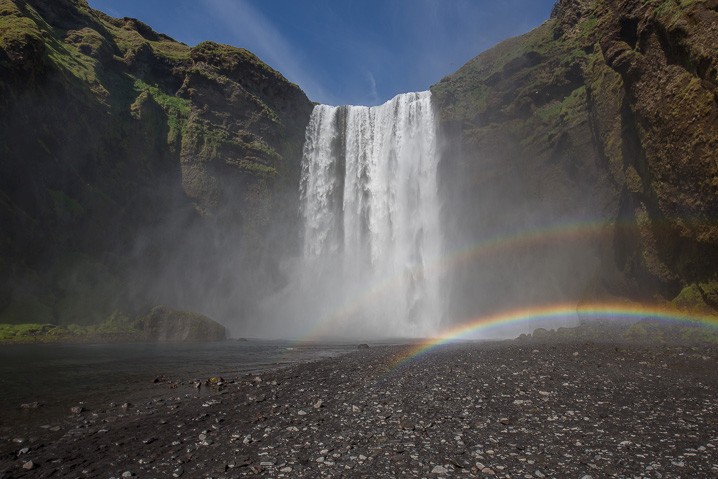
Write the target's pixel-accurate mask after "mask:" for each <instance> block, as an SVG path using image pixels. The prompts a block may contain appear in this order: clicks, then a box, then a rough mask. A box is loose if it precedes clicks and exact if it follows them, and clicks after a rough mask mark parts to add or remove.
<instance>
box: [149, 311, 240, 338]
mask: <svg viewBox="0 0 718 479" xmlns="http://www.w3.org/2000/svg"><path fill="white" fill-rule="evenodd" d="M138 329H139V330H140V331H142V335H143V339H144V340H146V341H160V342H191V341H222V340H224V339H226V337H227V333H226V331H225V328H224V326H222V325H221V324H219V323H218V322H216V321H214V320H212V319H210V318H208V317H206V316H202V315H201V314H197V313H193V312H190V311H177V310H174V309H172V308H168V307H166V306H155V307H154V308H152V310H151V311H150V312H149V313H147V314H146V315H145V316H143V317H142V318H140V319H139V320H138Z"/></svg>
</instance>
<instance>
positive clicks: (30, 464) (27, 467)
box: [22, 461, 35, 471]
mask: <svg viewBox="0 0 718 479" xmlns="http://www.w3.org/2000/svg"><path fill="white" fill-rule="evenodd" d="M22 468H23V469H25V470H26V471H29V470H31V469H35V463H34V462H32V461H27V462H26V463H24V464H23V465H22Z"/></svg>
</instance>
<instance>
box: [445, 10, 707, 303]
mask: <svg viewBox="0 0 718 479" xmlns="http://www.w3.org/2000/svg"><path fill="white" fill-rule="evenodd" d="M716 45H718V2H716V1H714V0H708V1H701V0H652V1H634V0H613V1H589V0H563V1H561V2H557V5H556V7H555V8H554V12H553V14H552V18H551V19H550V20H549V21H547V22H546V23H545V24H543V25H542V26H541V27H539V28H537V29H536V30H534V31H532V32H530V33H528V34H526V35H523V36H521V37H517V38H513V39H510V40H507V41H505V42H503V43H501V44H499V45H497V46H496V47H495V48H493V49H491V50H489V51H487V52H485V53H483V54H481V55H479V56H478V57H477V58H475V59H474V60H472V61H470V62H469V63H468V64H466V65H465V66H464V67H463V68H461V69H460V70H459V71H457V72H456V73H455V74H453V75H450V76H448V77H446V78H445V79H443V80H442V81H441V82H440V83H439V84H437V85H435V86H434V87H433V88H432V91H433V93H434V98H435V102H436V105H437V108H438V111H439V114H440V117H441V123H442V129H443V131H444V133H445V135H446V138H447V141H446V144H445V145H444V147H443V154H442V162H441V178H442V190H443V192H444V196H445V198H446V204H445V208H446V209H447V210H448V211H450V212H451V213H452V214H446V215H444V217H445V218H449V220H447V221H446V225H445V226H446V228H447V231H450V232H451V234H450V235H449V236H450V237H453V238H454V240H453V242H452V243H451V244H450V245H449V247H450V249H452V250H459V251H461V252H462V254H461V255H460V256H459V257H460V258H462V261H461V262H457V263H456V264H454V269H453V270H452V273H451V274H450V277H452V278H453V291H454V292H453V297H452V301H451V302H452V304H454V314H455V315H457V316H459V317H470V316H473V315H476V314H479V313H485V312H488V311H492V310H495V309H503V308H506V307H512V306H516V303H517V302H519V303H521V302H523V303H525V304H532V303H533V304H536V303H546V302H551V301H554V302H561V301H573V302H575V301H582V300H596V299H607V298H628V299H635V300H643V301H646V300H650V301H658V302H666V303H667V302H669V301H672V302H673V304H674V305H675V306H677V307H681V308H688V309H697V310H701V311H713V312H715V311H716V309H717V306H718V301H717V300H718V282H717V280H718V277H717V274H718V224H717V223H716V218H718V156H717V154H716V151H718V103H717V102H718V49H716V47H715V46H716ZM451 218H458V219H457V220H452V219H451ZM496 238H499V239H498V240H497V239H496Z"/></svg>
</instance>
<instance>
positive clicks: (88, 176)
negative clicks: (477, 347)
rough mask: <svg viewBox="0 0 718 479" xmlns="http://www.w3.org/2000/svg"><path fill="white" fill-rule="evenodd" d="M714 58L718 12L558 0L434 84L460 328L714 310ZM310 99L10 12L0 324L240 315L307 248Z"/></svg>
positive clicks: (229, 51) (0, 75)
mask: <svg viewBox="0 0 718 479" xmlns="http://www.w3.org/2000/svg"><path fill="white" fill-rule="evenodd" d="M716 45H718V1H716V0H645V1H638V0H600V1H599V0H597V1H589V0H562V1H561V2H559V3H557V6H556V8H555V10H554V12H553V14H552V18H551V19H550V20H548V21H547V22H546V23H545V24H544V25H542V26H541V27H539V28H538V29H536V30H534V31H532V32H530V33H528V34H526V35H524V36H521V37H518V38H514V39H510V40H507V41H506V42H503V43H501V44H499V45H498V46H496V47H495V48H493V49H491V50H489V51H487V52H485V53H483V54H481V55H479V56H478V57H477V58H476V59H474V60H472V61H471V62H469V63H468V64H467V65H465V66H464V67H463V68H462V69H460V70H459V71H458V72H456V73H455V74H453V75H451V76H449V77H447V78H445V79H444V80H442V81H441V82H440V83H439V84H437V85H435V86H434V87H433V88H432V91H433V94H434V95H433V99H434V101H435V104H436V107H437V111H438V112H439V115H440V119H441V127H442V130H443V131H442V133H443V135H442V136H443V138H444V140H445V141H444V143H443V145H442V160H441V165H440V169H441V171H440V178H441V189H442V195H443V197H444V200H445V203H444V207H445V209H446V214H444V215H443V218H444V228H445V230H446V232H447V235H446V236H447V237H448V238H450V243H449V244H448V245H447V246H448V248H449V250H450V255H449V257H448V261H447V262H446V265H447V266H448V267H449V269H448V273H447V280H448V281H449V283H450V284H449V290H450V291H451V292H452V293H451V294H452V298H451V301H449V303H450V304H452V305H453V311H451V316H452V317H455V318H458V319H460V320H461V319H465V318H467V317H471V316H475V315H479V314H484V313H488V312H491V311H495V310H501V309H506V308H510V307H517V306H521V305H522V303H523V304H527V305H528V304H545V303H549V302H562V301H569V302H573V303H575V302H577V301H590V300H604V299H615V298H628V299H640V300H651V301H665V302H669V301H672V302H673V304H674V305H675V306H677V307H680V308H688V309H698V310H703V311H712V312H715V311H716V310H717V309H718V277H717V276H716V275H717V273H718V222H717V219H718V154H717V153H716V152H717V151H718V49H717V48H716ZM311 109H312V104H311V102H310V101H309V100H308V99H307V98H306V96H305V95H304V93H302V91H301V90H300V89H299V88H298V87H297V86H296V85H293V84H291V83H289V82H288V81H287V80H285V79H284V78H283V77H282V76H281V75H280V74H279V73H277V72H276V71H274V70H272V69H271V68H269V67H268V66H266V65H265V64H263V63H262V62H261V61H260V60H259V59H257V58H256V57H255V56H254V55H252V54H251V53H249V52H247V51H245V50H242V49H239V48H233V47H229V46H225V45H218V44H215V43H210V42H205V43H201V44H199V45H197V46H196V47H193V48H191V47H189V46H187V45H183V44H181V43H178V42H176V41H174V40H172V39H171V38H169V37H167V36H164V35H162V34H159V33H156V32H154V31H153V30H152V29H151V28H149V27H148V26H147V25H144V24H143V23H141V22H139V21H137V20H133V19H129V18H123V19H115V18H111V17H108V16H106V15H104V14H102V13H100V12H97V11H94V10H92V9H91V8H89V7H88V5H87V4H86V3H85V1H84V0H54V1H44V0H0V159H1V161H0V323H20V322H33V323H53V324H55V325H58V324H59V325H67V324H71V323H74V324H100V323H102V322H103V321H105V320H106V319H107V318H109V317H114V316H113V312H115V311H118V313H116V314H119V313H122V314H125V315H129V316H132V317H138V316H141V313H143V312H145V311H146V310H147V309H148V308H149V307H150V306H153V305H156V304H160V303H163V304H169V305H171V306H172V307H176V308H180V309H194V310H198V311H201V312H203V313H205V314H208V315H210V316H212V317H214V318H216V319H219V320H221V321H227V320H232V319H235V318H236V319H241V320H242V321H247V318H249V317H251V316H252V314H251V313H252V308H253V306H254V305H255V304H256V301H257V299H258V298H261V297H262V296H263V295H265V294H267V293H268V292H269V291H272V290H274V289H276V288H277V287H278V286H279V285H281V283H282V281H283V278H282V275H281V274H280V272H279V260H280V258H282V257H283V256H284V255H285V254H287V253H291V250H292V248H293V246H294V245H292V244H291V243H292V242H291V241H289V243H290V244H289V245H287V243H288V242H287V241H286V240H287V238H298V236H299V235H298V234H297V233H296V227H297V218H296V215H297V208H296V204H297V195H298V181H299V169H300V158H301V149H302V143H303V140H304V129H305V126H306V124H307V122H308V119H309V115H310V113H311Z"/></svg>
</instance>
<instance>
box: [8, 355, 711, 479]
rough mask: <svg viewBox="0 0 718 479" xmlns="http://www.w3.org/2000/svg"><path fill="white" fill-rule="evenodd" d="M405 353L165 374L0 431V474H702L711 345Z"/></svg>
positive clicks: (706, 468) (706, 472) (707, 441)
mask: <svg viewBox="0 0 718 479" xmlns="http://www.w3.org/2000/svg"><path fill="white" fill-rule="evenodd" d="M407 350H408V349H407V348H406V347H401V346H392V347H372V348H371V349H368V350H358V351H356V352H353V353H350V354H346V355H343V356H340V357H335V358H331V359H325V360H320V361H316V362H312V363H306V364H299V365H295V366H292V367H289V368H286V369H281V370H276V371H271V372H266V371H265V372H262V373H261V374H258V375H254V374H252V375H246V376H242V377H238V378H224V379H225V381H224V384H223V385H222V386H220V387H217V386H207V385H203V386H202V388H205V389H207V390H209V392H210V394H206V392H205V393H204V394H202V395H201V396H200V397H194V396H195V395H196V390H195V389H194V387H193V386H191V385H189V384H188V379H189V378H171V381H176V382H177V383H179V384H181V385H182V386H180V387H178V388H177V389H170V387H171V386H170V385H171V384H172V382H167V383H165V382H159V383H157V384H155V385H154V387H155V388H156V395H155V398H154V399H152V400H149V401H146V402H143V403H141V404H132V405H127V404H112V405H108V406H107V407H106V408H102V409H97V410H89V411H82V412H79V413H77V414H70V411H68V414H69V415H68V417H67V419H66V420H63V421H61V422H59V423H58V424H54V425H44V426H50V427H49V428H48V427H38V428H37V429H33V430H28V431H15V432H13V434H11V435H10V436H7V437H2V438H0V439H1V441H0V478H3V479H7V478H15V477H106V478H110V477H117V478H120V477H140V478H149V477H158V478H160V477H186V478H195V477H198V478H207V477H213V478H223V477H244V476H264V477H287V478H289V477H357V478H359V477H367V478H377V477H512V478H542V477H569V478H578V479H583V478H589V477H590V478H600V477H634V476H637V477H656V478H658V477H664V478H668V477H670V478H677V477H684V478H697V477H700V478H703V477H718V347H705V346H700V347H693V348H691V347H684V346H675V347H671V346H636V345H632V346H625V345H611V344H540V343H531V342H529V343H522V342H518V341H509V342H501V343H482V344H464V345H453V346H448V347H444V348H440V349H437V350H434V351H432V352H430V353H427V354H425V355H422V356H420V357H418V358H415V359H413V360H411V361H409V362H406V363H403V364H401V365H400V366H398V367H397V366H395V364H396V360H397V358H400V357H402V356H403V355H404V354H405V353H406V352H407ZM123 406H124V407H123ZM58 427H59V429H57V430H54V431H53V430H51V429H55V428H58Z"/></svg>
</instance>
